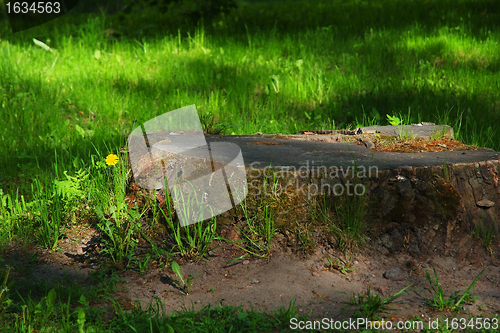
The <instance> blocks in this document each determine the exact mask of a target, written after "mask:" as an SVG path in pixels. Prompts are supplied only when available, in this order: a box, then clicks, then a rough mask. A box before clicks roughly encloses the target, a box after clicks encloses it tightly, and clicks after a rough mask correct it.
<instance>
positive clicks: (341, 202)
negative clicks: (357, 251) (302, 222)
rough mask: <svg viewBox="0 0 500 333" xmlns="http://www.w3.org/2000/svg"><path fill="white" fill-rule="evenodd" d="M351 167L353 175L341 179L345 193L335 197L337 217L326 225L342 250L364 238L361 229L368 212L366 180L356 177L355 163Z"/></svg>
mask: <svg viewBox="0 0 500 333" xmlns="http://www.w3.org/2000/svg"><path fill="white" fill-rule="evenodd" d="M354 161H355V159H354ZM349 168H350V167H349ZM352 168H353V169H352V170H353V175H354V177H352V179H349V178H347V179H345V180H343V181H342V184H343V188H345V189H347V190H346V191H345V192H347V193H342V194H341V195H338V196H337V198H336V203H335V212H336V215H337V219H336V221H332V222H331V223H330V224H329V225H328V227H329V228H330V230H331V231H332V233H333V234H334V235H336V237H337V240H338V244H339V248H340V250H341V251H342V252H344V251H345V250H349V249H352V248H353V247H356V246H357V245H358V244H359V243H361V242H363V241H364V240H365V239H366V235H365V234H364V230H363V228H364V224H366V221H365V216H366V213H367V212H368V206H367V203H366V194H365V191H366V183H365V181H366V180H365V181H361V179H359V178H357V174H356V172H357V165H356V163H354V164H353V167H352ZM348 172H349V170H348ZM351 186H352V188H351ZM358 187H361V188H362V189H363V193H361V194H359V193H357V192H356V191H357V190H356V189H357V188H358ZM349 189H352V190H354V193H353V192H351V193H349ZM335 222H336V223H335Z"/></svg>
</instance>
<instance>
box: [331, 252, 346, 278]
mask: <svg viewBox="0 0 500 333" xmlns="http://www.w3.org/2000/svg"><path fill="white" fill-rule="evenodd" d="M326 260H328V269H330V270H331V269H336V270H338V271H339V272H340V273H342V274H344V275H346V274H347V273H349V272H352V265H353V260H352V257H351V256H347V255H346V254H345V253H344V259H341V258H339V257H336V258H335V260H332V258H330V256H327V257H326Z"/></svg>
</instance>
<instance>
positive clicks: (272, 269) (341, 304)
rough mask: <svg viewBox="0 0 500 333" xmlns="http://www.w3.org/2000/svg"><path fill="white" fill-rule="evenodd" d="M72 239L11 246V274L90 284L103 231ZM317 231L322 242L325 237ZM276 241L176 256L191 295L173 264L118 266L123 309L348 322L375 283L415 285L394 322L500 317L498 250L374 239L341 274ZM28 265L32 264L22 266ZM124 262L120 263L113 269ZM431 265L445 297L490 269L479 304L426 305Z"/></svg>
mask: <svg viewBox="0 0 500 333" xmlns="http://www.w3.org/2000/svg"><path fill="white" fill-rule="evenodd" d="M226 232H227V231H226ZM67 237H68V238H66V239H64V240H62V241H61V243H60V250H58V251H54V252H50V251H47V250H39V249H38V250H37V249H32V250H31V251H29V250H26V249H23V248H21V247H11V248H9V249H6V250H5V251H4V258H5V259H6V263H8V264H9V263H10V264H14V266H15V267H16V269H15V270H14V271H13V273H12V278H13V279H15V281H16V284H17V285H19V283H22V281H23V280H30V281H32V282H33V281H45V282H44V283H47V284H49V285H50V284H53V283H55V282H56V281H73V282H79V283H81V284H82V285H83V286H86V285H88V282H87V281H86V278H87V277H88V276H89V274H90V273H91V272H93V271H96V270H97V269H98V268H99V266H100V265H102V263H103V262H104V261H105V260H106V257H105V256H104V255H103V254H102V253H100V251H99V244H100V236H99V235H98V234H97V233H96V232H95V231H94V230H93V229H91V228H80V229H78V230H76V229H75V230H71V231H69V232H67ZM315 237H317V241H318V244H321V240H320V237H319V236H318V235H316V236H315ZM275 239H277V240H276V241H275V243H274V244H273V252H272V255H271V256H270V258H269V260H266V259H259V258H249V257H247V258H244V259H242V260H236V261H233V262H230V261H231V260H232V259H234V258H237V257H239V256H241V255H242V254H244V253H243V252H242V251H241V250H238V249H237V248H235V247H234V246H232V245H231V244H229V243H226V242H220V243H218V242H214V243H216V244H214V245H220V246H219V247H218V248H217V249H215V250H213V251H211V252H210V255H209V257H208V259H206V260H201V261H199V262H194V261H193V262H187V261H185V262H182V261H179V262H180V265H181V267H182V272H183V274H184V275H185V276H188V275H190V274H198V276H197V277H196V278H194V279H193V282H192V287H191V290H190V294H189V295H186V294H185V293H184V292H182V291H181V289H180V288H179V286H177V285H176V284H175V283H174V282H173V281H172V280H171V278H174V279H175V278H177V277H176V276H175V274H174V273H173V272H172V270H171V269H170V265H168V267H165V266H164V265H158V264H157V263H153V265H152V267H151V268H150V269H149V270H148V271H147V272H146V273H145V274H142V275H141V274H139V273H138V272H137V271H134V270H121V271H120V273H121V275H122V277H123V282H122V283H120V284H119V286H118V291H117V292H116V294H115V295H114V297H115V299H116V300H117V301H118V303H119V304H120V305H121V306H122V308H123V309H131V308H132V307H133V306H134V303H135V302H139V303H140V304H141V305H142V307H143V308H145V307H147V306H148V305H149V304H150V303H151V302H155V301H156V300H157V299H160V300H161V301H162V302H163V303H164V309H165V311H166V312H167V313H172V312H173V311H176V310H181V309H182V308H184V307H185V308H188V309H192V308H194V309H200V308H202V307H204V306H207V305H211V306H217V305H219V304H224V305H240V304H241V305H242V306H243V308H245V309H250V308H253V309H255V310H261V311H269V310H272V309H277V308H279V307H285V308H286V307H288V305H289V304H290V302H291V300H292V299H295V301H296V305H297V307H298V309H299V312H300V313H306V314H307V313H309V312H311V314H312V318H314V319H318V320H320V319H321V318H325V317H327V318H335V319H338V320H343V319H347V318H348V317H349V316H351V315H352V314H353V313H354V311H355V310H356V308H355V307H347V308H346V303H348V302H349V300H350V296H353V294H356V295H358V294H363V293H365V292H366V290H367V288H368V287H370V288H371V290H372V291H373V292H374V293H375V294H379V295H381V296H382V298H386V297H388V296H390V295H394V294H395V293H397V292H398V291H399V290H401V289H403V288H404V287H406V286H408V285H409V284H411V283H413V287H412V288H411V289H410V290H411V292H409V293H408V294H406V295H403V296H401V297H400V298H398V299H396V300H395V301H394V302H393V304H392V308H393V309H394V310H395V311H391V312H387V313H385V314H379V315H381V317H385V318H388V319H391V320H396V319H403V318H406V319H410V318H413V319H415V317H420V318H423V319H425V320H428V318H436V317H437V316H440V317H442V316H447V317H449V316H453V317H456V316H459V315H474V316H478V315H483V316H486V317H492V316H495V315H496V316H498V315H500V287H499V282H500V267H499V266H500V265H499V263H498V261H497V260H496V259H495V256H490V255H485V256H481V258H479V259H478V258H476V259H475V260H469V259H463V260H459V261H457V258H453V257H442V256H436V257H432V258H429V257H428V258H414V257H410V256H409V255H408V254H405V253H402V252H399V253H390V252H389V251H388V250H387V248H384V246H383V245H377V244H375V243H376V242H375V241H369V242H368V243H367V244H366V245H364V246H363V247H362V248H361V249H359V250H358V251H356V252H353V253H351V254H350V255H348V258H351V260H352V267H351V268H352V271H351V272H344V273H345V274H344V273H342V272H340V271H339V270H337V269H329V267H328V266H329V263H328V260H327V256H329V257H331V258H332V259H335V258H336V257H338V258H340V259H346V257H344V256H343V255H342V254H341V253H340V252H339V251H338V250H335V249H333V248H332V247H329V246H322V245H317V246H316V247H315V248H314V249H313V250H312V251H310V253H308V254H306V253H302V252H296V253H292V250H293V249H292V248H288V247H286V246H283V245H282V244H280V243H279V242H278V239H279V237H277V238H275ZM494 244H495V245H494V247H493V248H492V249H493V250H494V251H500V248H499V246H498V242H496V243H494ZM471 250H474V249H471ZM32 251H34V252H36V253H37V258H38V259H37V260H36V261H34V260H33V256H31V255H30V252H32ZM482 253H484V252H482ZM30 258H31V259H30ZM27 266H30V267H31V269H29V270H28V269H23V267H27ZM119 268H122V267H115V269H119ZM432 268H435V269H436V272H437V274H438V279H439V283H440V284H441V286H442V288H443V289H444V291H445V292H446V296H447V297H449V296H451V294H452V293H453V292H454V291H457V290H460V291H464V290H465V289H467V287H468V285H469V284H470V282H472V280H473V279H474V277H475V276H476V275H477V274H479V273H480V271H481V270H482V269H483V268H485V273H484V275H483V276H482V278H481V279H480V281H479V282H478V283H477V284H476V286H475V288H474V290H473V295H474V296H476V297H478V298H479V299H478V300H477V302H475V303H472V304H465V305H464V306H463V310H462V311H461V312H460V313H458V314H457V313H455V312H436V311H434V310H433V309H432V308H431V307H430V306H429V305H428V304H427V301H429V300H430V299H431V294H430V293H429V292H428V291H427V290H425V289H424V288H422V287H430V285H429V283H428V282H427V280H426V279H425V270H429V271H430V273H431V276H433V273H432ZM388 271H389V272H388ZM391 273H393V274H392V275H393V276H392V277H391V276H390V275H391Z"/></svg>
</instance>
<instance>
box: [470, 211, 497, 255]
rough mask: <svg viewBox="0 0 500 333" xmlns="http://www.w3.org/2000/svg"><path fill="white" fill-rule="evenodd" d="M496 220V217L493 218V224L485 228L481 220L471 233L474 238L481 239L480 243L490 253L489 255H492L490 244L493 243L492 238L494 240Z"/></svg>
mask: <svg viewBox="0 0 500 333" xmlns="http://www.w3.org/2000/svg"><path fill="white" fill-rule="evenodd" d="M497 219H498V216H497V217H495V219H494V220H493V223H491V224H489V225H488V226H486V225H485V224H484V222H483V220H482V219H480V220H479V223H478V224H477V225H476V226H475V227H474V230H473V232H472V234H473V235H474V236H476V237H479V238H480V239H481V241H482V242H483V244H484V246H485V247H486V249H487V250H488V251H489V252H490V254H492V253H493V249H492V247H491V243H492V242H493V238H495V232H496V230H495V229H496V228H495V225H496V224H497V223H496V222H497Z"/></svg>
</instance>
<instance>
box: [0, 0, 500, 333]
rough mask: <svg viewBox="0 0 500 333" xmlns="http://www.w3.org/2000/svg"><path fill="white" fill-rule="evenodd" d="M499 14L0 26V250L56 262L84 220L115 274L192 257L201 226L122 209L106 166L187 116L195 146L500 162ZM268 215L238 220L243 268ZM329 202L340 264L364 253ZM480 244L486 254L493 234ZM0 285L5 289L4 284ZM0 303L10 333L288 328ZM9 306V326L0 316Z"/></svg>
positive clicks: (88, 17)
mask: <svg viewBox="0 0 500 333" xmlns="http://www.w3.org/2000/svg"><path fill="white" fill-rule="evenodd" d="M2 4H3V1H2ZM81 6H82V5H81ZM81 6H79V7H81ZM496 6H497V4H496V1H494V0H487V1H472V0H471V1H466V0H456V1H452V0H444V1H437V0H433V1H423V0H411V1H403V0H391V1H382V0H378V1H377V0H375V1H363V0H352V1H340V0H338V1H319V2H310V1H293V5H289V3H286V2H282V1H269V2H266V3H258V2H245V1H240V2H239V8H238V9H237V10H235V11H234V12H233V13H231V14H230V15H228V16H225V17H219V18H217V19H216V20H214V21H213V22H204V23H200V24H199V25H197V26H194V25H192V24H190V23H189V22H188V21H186V19H185V18H182V17H180V16H175V15H174V16H169V14H168V13H167V14H160V13H156V12H148V11H141V12H137V13H133V14H131V15H128V16H127V15H116V16H108V15H105V14H104V12H102V13H100V14H97V15H96V14H82V13H81V11H80V12H79V10H78V8H77V9H76V10H74V11H72V13H71V14H70V15H66V16H63V17H61V18H59V19H57V20H54V21H51V22H49V23H47V24H45V25H43V26H40V27H37V28H33V29H30V30H28V31H23V32H20V33H17V34H12V33H11V32H10V27H9V26H8V23H7V21H6V20H5V19H4V17H3V16H5V14H4V13H2V12H1V11H0V18H1V20H0V123H1V124H2V126H0V170H1V172H0V245H1V246H3V245H5V244H7V243H23V244H24V245H26V246H28V245H30V244H36V245H39V246H43V247H46V248H49V249H56V248H57V245H58V242H59V240H60V239H61V237H63V236H64V232H65V230H66V228H71V227H72V226H75V225H77V223H81V221H84V222H85V223H89V224H91V225H94V226H95V227H96V228H98V229H99V228H100V230H101V231H102V233H103V236H104V243H105V250H106V251H107V253H108V255H109V257H110V260H111V261H112V262H114V263H115V264H116V263H120V264H122V265H123V264H127V267H129V268H132V269H137V270H139V271H140V272H145V271H146V270H147V267H148V265H149V262H150V260H152V259H154V260H156V261H163V262H165V264H168V263H169V262H170V261H171V260H172V257H173V256H175V255H181V256H184V257H203V256H204V255H205V254H206V253H207V252H208V251H209V249H210V243H211V242H212V240H214V239H216V238H217V236H216V235H215V233H214V230H215V227H216V222H215V220H213V221H211V222H209V223H208V224H201V223H199V224H197V225H195V226H190V227H188V228H184V229H181V228H179V227H175V226H174V222H173V219H174V218H175V215H176V214H177V212H174V211H173V210H172V209H171V207H170V208H167V209H166V210H165V211H162V210H160V209H159V208H158V209H157V208H156V206H155V204H156V202H155V203H153V204H151V205H150V206H152V207H154V209H153V213H152V214H153V218H152V219H151V220H149V218H150V217H149V216H146V215H145V212H143V211H138V210H137V209H135V210H134V209H132V210H130V211H129V210H128V209H127V207H126V206H125V203H124V200H125V191H126V182H127V179H128V174H127V173H128V169H127V168H126V167H123V168H119V167H120V165H119V167H117V168H114V167H109V166H106V165H105V164H104V162H103V161H104V157H105V156H107V155H108V154H110V153H112V152H114V153H118V152H119V150H120V147H121V146H122V145H123V143H124V139H125V138H126V137H127V136H128V134H129V133H130V130H131V129H132V126H133V124H134V122H135V121H137V122H142V121H147V120H149V119H151V118H153V117H156V116H158V115H160V114H163V113H165V112H168V111H171V110H173V109H177V108H179V107H182V106H186V105H190V104H196V106H197V108H198V111H199V113H200V118H201V119H202V121H203V126H204V130H205V131H206V132H210V133H224V132H225V133H227V134H253V133H256V132H264V133H280V132H281V133H296V132H298V131H300V130H317V129H338V128H346V127H356V126H359V125H376V124H381V125H387V124H389V123H390V122H391V121H393V122H394V121H396V120H399V121H403V122H404V123H412V122H420V121H429V122H436V123H439V124H447V125H450V126H452V127H453V129H454V133H455V136H456V138H457V139H459V140H462V141H464V142H465V143H468V144H472V145H478V146H484V147H489V148H493V149H496V150H500V141H498V140H496V139H495V138H497V137H498V135H499V134H500V127H499V126H500V125H499V124H500V121H499V120H500V112H499V111H500V89H499V88H500V81H499V80H498V71H499V70H500V53H499V52H498V49H499V48H498V42H499V40H500V33H499V31H500V30H499V25H500V23H499V22H500V13H499V12H498V10H496V8H497V7H496ZM0 8H2V6H0ZM304 13H307V15H304ZM165 22H169V24H168V25H167V24H165ZM298 22H299V23H300V24H298ZM34 38H35V39H36V41H37V42H35V41H34ZM38 41H40V42H42V43H44V44H46V45H47V46H48V47H49V48H50V51H47V47H41V46H40V45H42V44H40V43H39V42H38ZM396 118H397V119H396ZM277 184H278V183H277V182H276V181H275V179H273V180H272V181H271V182H270V183H269V184H268V185H269V186H270V187H271V188H273V189H274V188H275V187H276V186H277ZM166 199H167V201H168V200H169V196H168V195H166ZM278 199H279V198H271V199H270V200H269V201H270V202H267V201H265V202H264V201H261V202H260V204H261V206H262V207H265V209H263V210H262V213H261V214H260V215H256V216H251V214H250V213H249V212H248V211H244V214H245V215H246V216H245V217H246V219H245V220H246V223H247V230H246V232H247V233H246V234H245V235H244V236H245V237H246V238H245V243H244V244H242V247H244V249H245V250H246V251H247V252H249V253H251V254H255V255H258V256H262V257H266V258H268V257H269V253H270V243H271V240H272V238H273V237H274V235H275V233H276V230H277V228H278V227H277V225H276V224H275V217H276V216H275V215H276V211H275V207H274V206H273V205H275V204H276V203H277V202H278ZM261 200H262V199H261ZM339 200H340V201H339V202H338V205H337V206H336V209H333V208H332V207H331V206H329V203H328V202H326V201H323V203H322V206H321V204H320V208H322V209H323V210H320V211H319V215H318V216H317V219H322V220H329V221H331V222H332V223H333V222H335V224H332V226H336V227H337V228H338V229H339V230H340V232H339V233H338V236H339V238H338V240H339V243H340V244H341V245H342V246H344V247H346V248H349V247H350V244H351V243H352V242H353V240H356V241H359V240H361V239H363V237H362V236H363V232H361V231H360V230H361V229H360V228H361V226H362V225H361V223H360V222H361V220H362V219H363V215H364V212H365V202H364V201H363V200H364V199H363V198H362V197H357V196H354V198H339ZM242 207H244V209H247V207H246V206H244V204H243V205H242ZM333 213H335V214H336V215H337V217H340V219H338V221H337V220H334V219H333V216H330V215H333ZM161 219H163V220H165V222H166V227H167V228H169V230H170V231H171V232H172V235H173V236H172V242H173V244H174V245H173V246H172V247H171V248H166V247H165V246H164V244H156V243H155V242H154V240H151V239H149V238H148V237H147V235H146V233H145V230H144V223H143V222H149V224H148V225H149V226H151V228H152V229H154V228H155V226H157V225H158V224H159V222H158V221H159V220H161ZM141 223H142V224H141ZM311 223H312V222H311ZM311 223H310V224H308V225H307V226H305V227H301V226H299V224H298V222H297V228H296V229H293V230H294V231H292V230H290V232H295V233H297V236H296V237H297V238H298V239H299V240H300V242H301V247H300V248H304V249H306V248H311V247H313V246H314V244H313V242H312V240H311V239H310V236H309V232H310V231H309V225H311ZM146 224H147V223H146ZM176 228H177V229H176ZM335 230H337V229H335ZM346 235H348V236H349V237H346ZM479 235H480V236H481V237H482V238H483V241H484V242H485V246H486V247H489V244H491V239H492V237H493V236H492V234H491V233H484V232H483V233H481V234H479ZM141 240H146V241H148V242H149V244H150V246H151V253H150V256H149V257H147V258H146V257H144V259H143V260H139V259H137V256H136V257H135V258H133V255H134V253H135V252H134V251H136V246H135V244H137V242H139V241H141ZM132 258H133V260H132ZM1 273H2V274H0V281H3V280H2V279H1V278H2V277H3V276H6V275H8V274H9V273H8V270H5V271H2V272H1ZM428 280H429V282H430V283H431V287H432V286H433V284H432V281H433V280H432V279H430V277H429V276H428ZM101 282H102V281H101ZM435 282H436V283H437V277H436V281H435ZM19 283H20V284H23V285H24V287H23V288H26V286H27V284H26V283H27V282H26V281H22V283H21V282H19ZM19 287H22V286H19ZM2 288H4V289H2V290H3V292H2V294H1V295H0V301H1V302H3V303H2V304H0V318H2V319H3V320H2V322H6V323H7V324H6V326H5V327H6V329H7V330H13V331H26V330H29V329H30V328H31V329H33V330H39V329H42V328H44V329H46V330H47V331H48V330H50V329H52V328H53V329H54V330H57V331H60V330H62V331H71V332H73V331H76V330H80V331H81V328H82V327H85V330H86V331H89V332H91V331H92V330H94V331H126V330H129V331H134V330H137V331H144V330H148V331H165V330H168V329H169V327H172V328H173V329H174V330H175V331H177V330H179V331H183V330H184V331H186V330H187V331H190V330H194V329H195V327H203V329H204V330H205V331H214V332H215V331H218V329H217V328H215V327H214V325H215V323H216V322H217V323H223V325H222V327H224V329H223V330H229V329H230V328H231V327H232V328H231V329H232V330H233V331H249V332H251V331H259V332H260V331H266V330H267V331H276V330H279V329H285V328H286V326H283V325H284V324H283V323H284V322H285V321H286V320H285V319H286V317H287V316H291V315H292V314H293V310H292V309H288V310H284V309H282V311H281V312H278V313H275V314H262V313H256V312H254V311H243V310H242V309H241V308H237V307H236V308H235V307H225V306H221V307H217V308H210V309H205V310H202V311H200V312H194V311H190V310H186V311H184V312H182V313H181V314H176V315H173V316H161V315H157V316H155V317H153V318H154V319H151V320H149V319H150V318H151V317H152V316H153V314H154V313H155V311H157V309H156V310H155V308H154V306H152V307H151V308H149V309H146V310H139V309H136V310H134V311H132V313H127V312H124V311H121V310H120V309H119V308H116V307H115V308H114V310H113V311H114V313H115V314H116V316H115V319H114V320H112V321H110V322H108V324H107V326H106V325H105V324H103V323H102V320H101V319H102V318H101V317H102V315H103V314H102V313H100V312H99V311H98V310H96V309H94V308H92V307H89V306H88V304H87V303H86V302H88V300H89V299H94V298H97V296H96V294H97V292H95V291H94V292H93V293H94V294H93V295H90V294H87V295H86V296H85V297H86V299H81V298H80V295H82V294H83V292H78V289H77V287H75V289H73V290H70V291H67V290H63V288H62V289H61V288H60V289H57V288H56V291H54V292H52V291H51V290H52V289H49V288H46V287H44V289H42V290H43V293H44V294H43V295H28V294H26V293H24V294H23V298H22V299H20V298H19V297H17V296H15V295H12V294H11V295H10V296H9V297H10V298H7V296H6V295H7V291H6V289H5V288H6V286H5V283H4V286H2ZM106 288H108V287H106ZM21 289H22V288H21ZM18 290H19V289H18ZM54 293H55V294H54ZM466 294H467V293H466ZM54 295H55V296H54ZM44 297H45V298H44ZM54 297H55V298H54ZM7 299H13V305H12V306H13V307H14V308H15V311H13V312H9V311H3V310H2V309H3V306H5V304H6V303H5V301H6V300H7ZM462 299H463V298H462ZM79 300H80V302H79ZM450 304H451V303H450ZM453 304H455V303H453ZM291 306H292V305H291ZM37 309H38V310H37ZM40 309H43V311H44V315H40V313H39V312H37V311H41V310H40ZM80 309H84V310H80ZM82 311H83V312H82ZM277 318H278V319H279V320H278V319H277ZM284 318H285V319H284ZM256 323H259V325H260V324H261V323H262V325H263V326H259V327H257V326H256ZM103 325H104V326H103ZM266 325H267V326H266ZM280 325H281V326H280Z"/></svg>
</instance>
